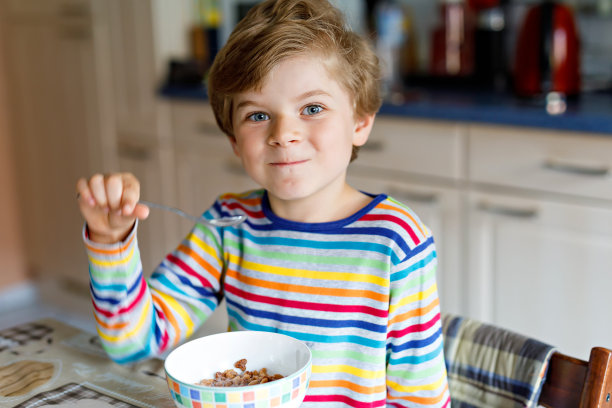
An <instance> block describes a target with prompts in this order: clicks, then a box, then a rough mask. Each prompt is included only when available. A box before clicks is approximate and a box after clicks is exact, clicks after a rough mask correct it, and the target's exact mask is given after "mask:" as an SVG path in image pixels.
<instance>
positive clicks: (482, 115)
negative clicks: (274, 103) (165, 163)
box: [159, 86, 612, 135]
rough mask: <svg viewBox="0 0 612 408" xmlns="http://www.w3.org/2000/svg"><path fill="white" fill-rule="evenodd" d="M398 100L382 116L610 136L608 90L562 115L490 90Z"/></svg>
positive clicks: (426, 93)
mask: <svg viewBox="0 0 612 408" xmlns="http://www.w3.org/2000/svg"><path fill="white" fill-rule="evenodd" d="M159 93H160V95H161V96H163V97H167V98H171V99H183V100H184V99H187V100H203V101H204V100H206V99H207V94H206V89H205V88H204V87H176V86H165V87H163V88H162V89H161V90H160V92H159ZM402 99H403V101H402V102H401V103H385V104H383V106H382V107H381V109H380V114H381V115H390V116H398V117H406V118H420V119H433V120H449V121H461V122H477V123H483V124H494V125H510V126H527V127H537V128H545V129H553V130H555V129H556V130H568V131H577V132H594V133H606V134H610V135H612V92H610V91H608V92H589V93H584V94H582V95H580V96H579V97H577V98H575V99H570V100H568V101H567V109H566V110H565V112H564V113H562V114H557V115H551V114H549V113H548V112H547V110H546V103H545V100H544V99H532V100H527V99H519V98H516V97H514V96H512V95H507V94H501V93H490V92H474V91H470V92H458V91H457V92H449V91H432V90H426V89H425V90H419V89H412V90H407V91H406V92H405V93H404V95H403V96H402Z"/></svg>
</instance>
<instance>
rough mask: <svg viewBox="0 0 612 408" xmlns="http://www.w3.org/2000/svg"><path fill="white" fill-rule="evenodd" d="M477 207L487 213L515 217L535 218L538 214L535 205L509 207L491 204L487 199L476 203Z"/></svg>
mask: <svg viewBox="0 0 612 408" xmlns="http://www.w3.org/2000/svg"><path fill="white" fill-rule="evenodd" d="M478 209H479V210H480V211H484V212H486V213H489V214H495V215H503V216H508V217H515V218H535V217H537V216H538V208H537V207H535V206H534V207H510V206H508V205H502V204H493V203H490V202H488V201H481V202H480V203H478Z"/></svg>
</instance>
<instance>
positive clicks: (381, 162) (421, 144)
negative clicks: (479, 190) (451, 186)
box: [355, 116, 463, 179]
mask: <svg viewBox="0 0 612 408" xmlns="http://www.w3.org/2000/svg"><path fill="white" fill-rule="evenodd" d="M462 139H463V136H462V134H461V128H460V127H459V125H453V124H446V123H444V124H434V123H431V122H425V121H420V120H411V119H400V118H390V117H385V116H379V117H378V118H377V119H376V122H375V123H374V128H373V129H372V134H371V135H370V139H369V140H368V142H367V143H366V144H365V145H364V146H363V147H362V148H361V150H360V152H359V157H358V158H357V160H356V161H355V166H358V167H362V166H367V167H374V168H381V169H387V170H396V171H406V172H410V173H415V174H422V175H429V176H438V177H445V178H453V179H458V178H460V177H461V174H462V160H461V157H462V143H461V141H462Z"/></svg>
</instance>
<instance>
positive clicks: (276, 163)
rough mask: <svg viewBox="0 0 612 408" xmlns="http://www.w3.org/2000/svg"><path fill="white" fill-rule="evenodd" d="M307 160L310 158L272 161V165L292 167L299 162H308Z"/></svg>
mask: <svg viewBox="0 0 612 408" xmlns="http://www.w3.org/2000/svg"><path fill="white" fill-rule="evenodd" d="M307 161H308V160H295V161H279V162H271V163H270V166H273V167H290V166H296V165H298V164H303V163H306V162H307Z"/></svg>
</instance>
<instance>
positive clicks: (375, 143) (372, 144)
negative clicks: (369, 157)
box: [360, 140, 385, 152]
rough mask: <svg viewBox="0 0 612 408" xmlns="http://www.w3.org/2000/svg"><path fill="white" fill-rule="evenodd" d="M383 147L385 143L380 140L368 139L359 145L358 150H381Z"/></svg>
mask: <svg viewBox="0 0 612 408" xmlns="http://www.w3.org/2000/svg"><path fill="white" fill-rule="evenodd" d="M384 149H385V143H384V142H383V141H382V140H370V141H369V142H367V143H366V144H364V145H363V146H361V147H360V150H361V151H365V152H381V151H383V150H384Z"/></svg>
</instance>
